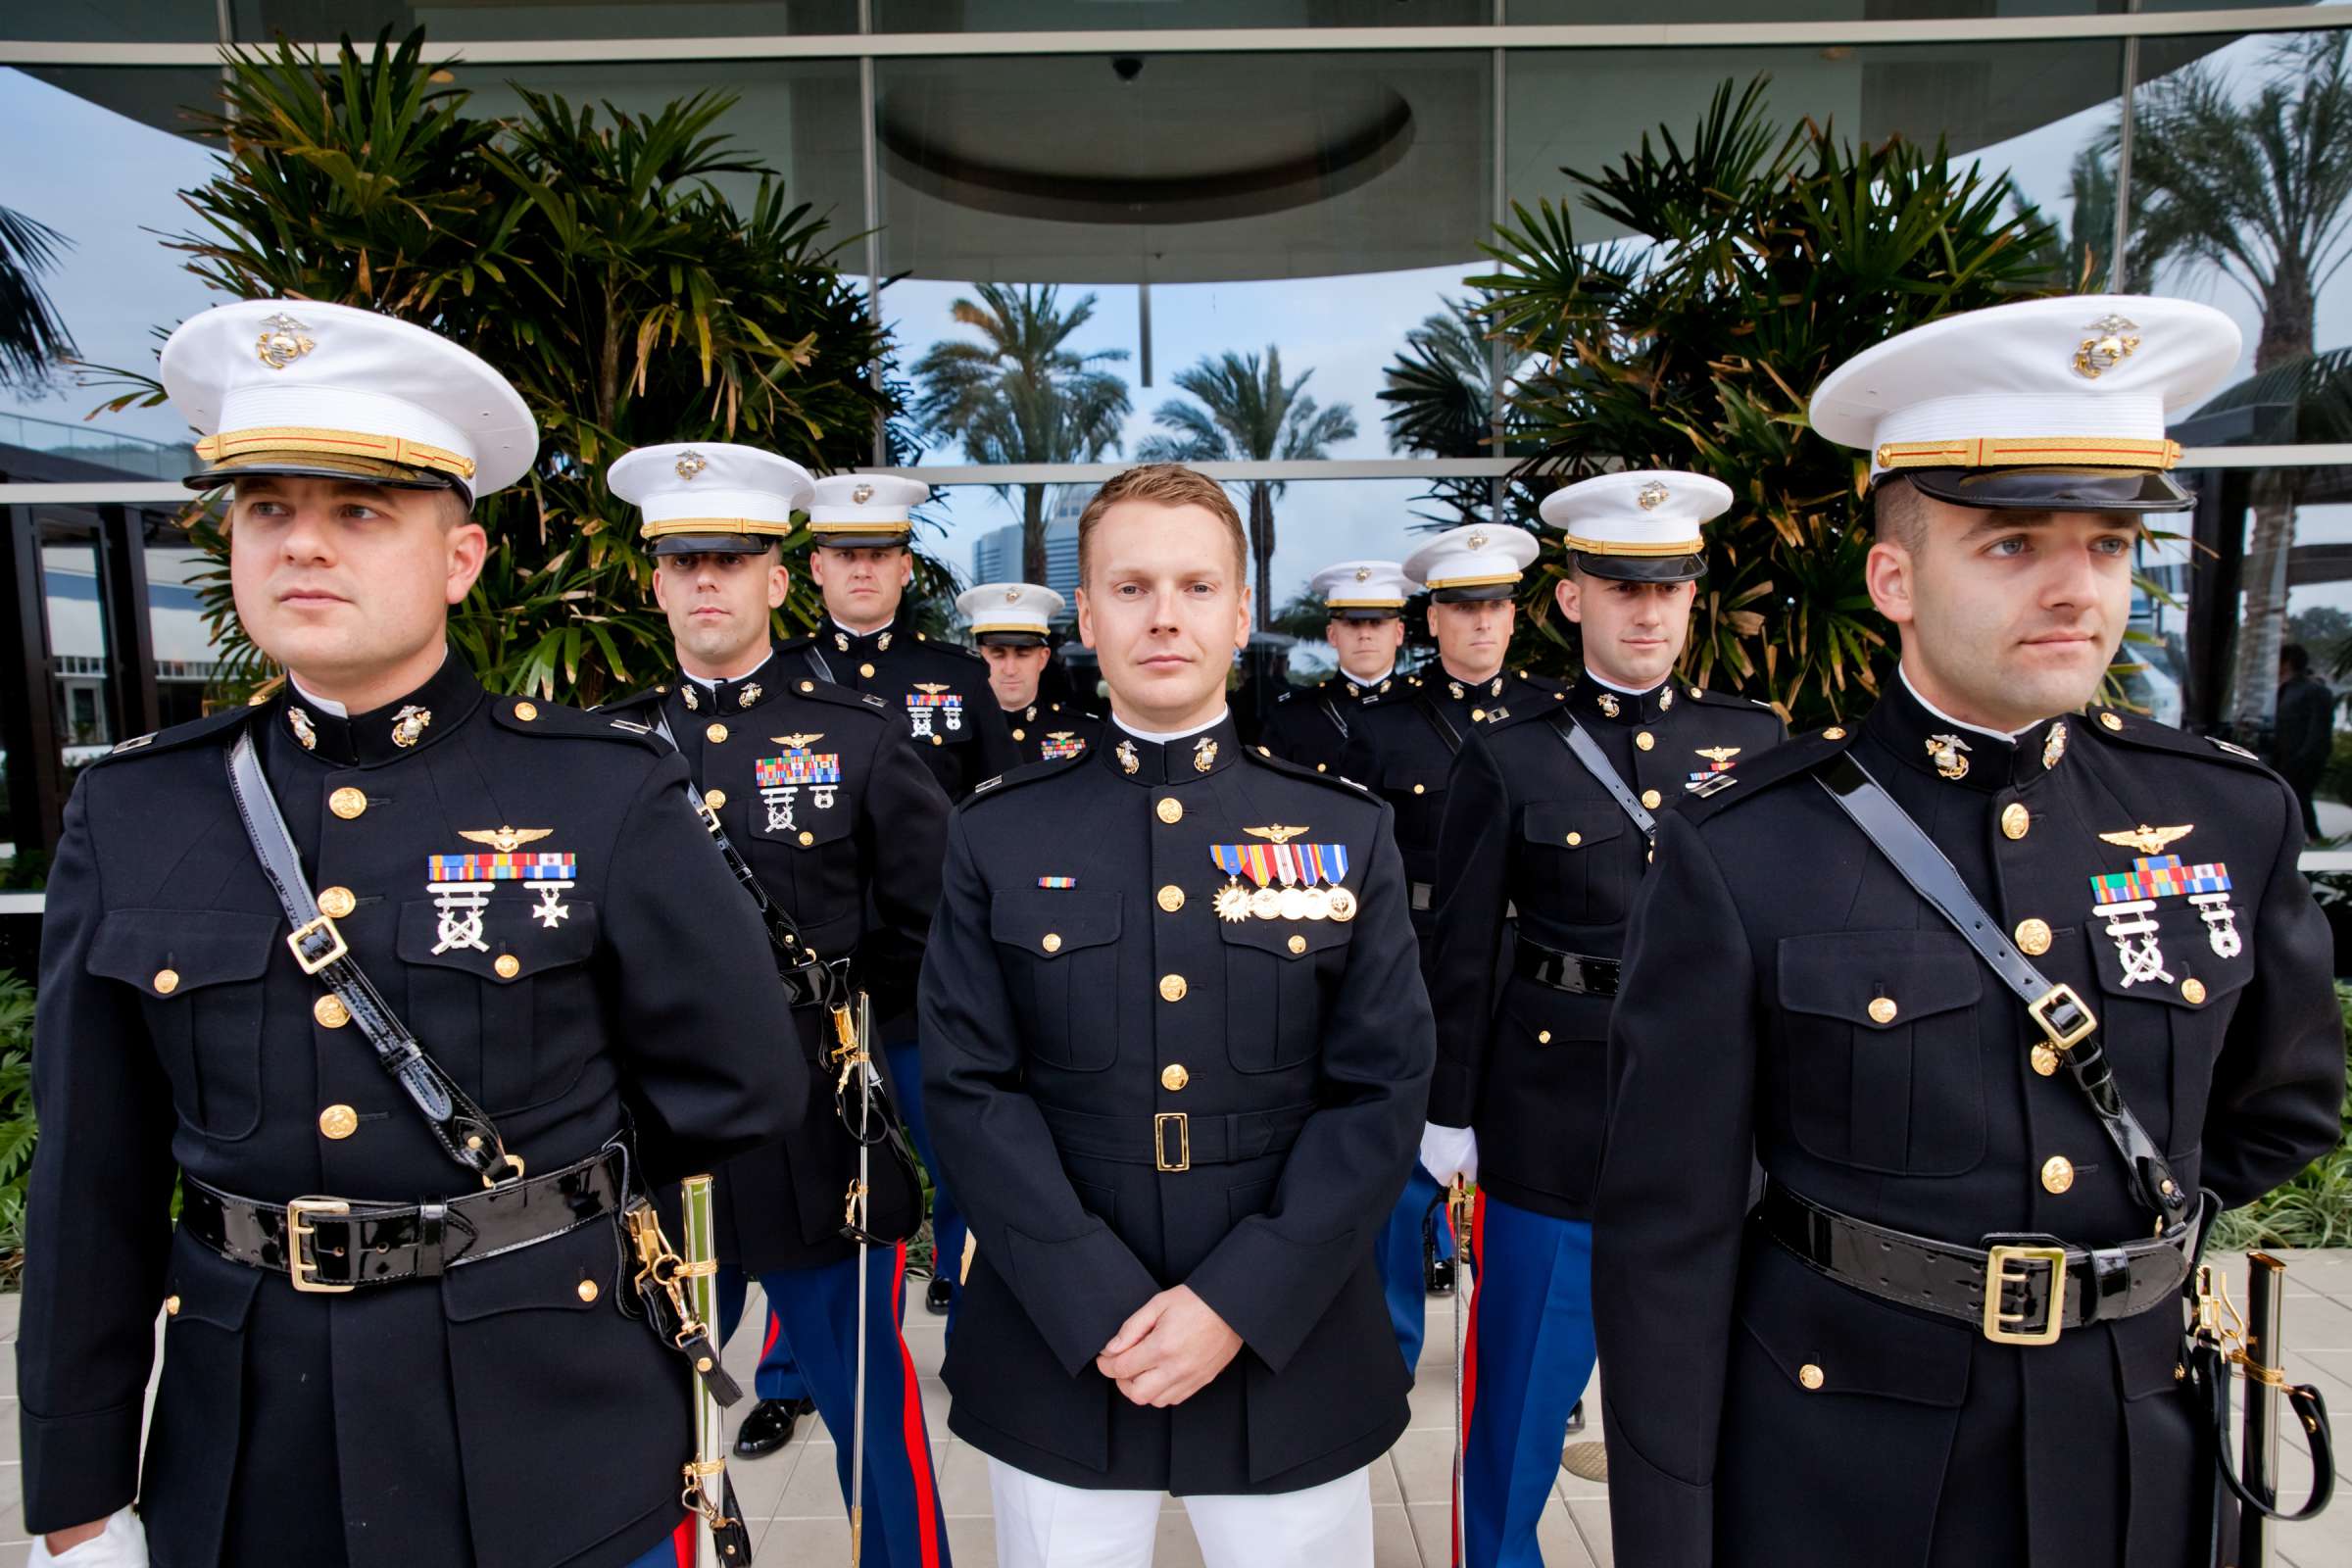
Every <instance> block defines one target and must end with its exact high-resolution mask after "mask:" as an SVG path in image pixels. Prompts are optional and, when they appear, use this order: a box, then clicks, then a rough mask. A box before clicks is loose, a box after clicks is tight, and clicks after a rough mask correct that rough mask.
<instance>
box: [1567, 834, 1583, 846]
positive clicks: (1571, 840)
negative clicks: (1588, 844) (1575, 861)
mask: <svg viewBox="0 0 2352 1568" xmlns="http://www.w3.org/2000/svg"><path fill="white" fill-rule="evenodd" d="M1584 842H1585V836H1584V835H1583V834H1582V833H1571V834H1569V835H1568V847H1569V848H1570V849H1572V850H1573V849H1575V848H1576V847H1577V846H1578V845H1579V844H1582V843H1584Z"/></svg>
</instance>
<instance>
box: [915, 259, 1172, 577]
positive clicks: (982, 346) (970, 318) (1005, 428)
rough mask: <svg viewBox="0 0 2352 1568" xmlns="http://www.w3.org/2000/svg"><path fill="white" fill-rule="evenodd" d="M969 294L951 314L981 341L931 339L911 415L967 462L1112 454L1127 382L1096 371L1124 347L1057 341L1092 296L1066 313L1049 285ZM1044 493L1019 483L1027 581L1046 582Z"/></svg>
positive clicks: (1077, 321)
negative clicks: (948, 440) (1085, 349)
mask: <svg viewBox="0 0 2352 1568" xmlns="http://www.w3.org/2000/svg"><path fill="white" fill-rule="evenodd" d="M974 292H975V293H977V294H978V295H979V296H980V298H979V300H978V302H977V303H975V302H974V301H971V300H966V299H959V300H957V301H956V302H955V304H953V305H952V306H950V307H949V314H950V315H951V316H953V317H954V318H955V319H956V320H957V321H959V322H961V323H962V324H963V325H965V326H969V327H974V328H977V329H978V331H979V333H980V336H981V339H982V341H980V342H978V343H972V342H966V341H961V340H957V339H948V340H945V341H942V342H938V343H934V344H932V345H931V349H930V352H928V353H926V354H925V355H924V356H923V357H922V358H921V359H920V360H918V361H916V362H915V367H914V377H915V381H916V383H917V384H918V385H919V386H920V387H921V388H922V392H921V395H920V397H919V398H918V399H917V401H916V404H915V415H916V417H918V418H920V419H921V420H923V421H924V422H925V423H926V424H928V425H929V426H930V428H932V429H934V430H937V431H939V432H940V433H942V434H944V435H952V436H954V437H956V439H957V440H959V441H961V442H962V443H963V451H964V456H966V457H967V458H969V459H970V460H971V461H972V462H974V463H1094V462H1098V461H1100V460H1101V458H1102V456H1103V453H1105V452H1116V451H1118V449H1119V430H1120V425H1121V422H1122V421H1123V420H1124V419H1125V418H1126V417H1127V413H1128V409H1129V407H1130V405H1129V404H1128V401H1127V383H1126V382H1125V381H1124V380H1122V379H1121V378H1120V377H1119V376H1117V375H1115V374H1113V373H1112V372H1110V371H1108V370H1105V369H1103V368H1100V367H1102V366H1103V365H1106V364H1110V363H1113V362H1115V361H1119V360H1124V359H1125V358H1127V351H1126V350H1125V349H1097V350H1095V351H1093V352H1092V353H1087V354H1080V353H1078V352H1076V351H1075V350H1073V349H1070V348H1068V347H1066V346H1065V345H1067V343H1068V342H1069V339H1070V336H1071V334H1073V333H1075V332H1076V331H1077V330H1078V329H1079V328H1080V327H1082V326H1084V325H1085V324H1086V323H1087V322H1088V321H1089V320H1090V319H1093V317H1094V314H1095V297H1094V296H1093V295H1092V294H1089V295H1086V296H1084V297H1083V298H1081V299H1080V300H1078V301H1077V303H1075V304H1074V305H1072V306H1071V307H1070V308H1069V309H1068V310H1067V311H1064V310H1063V309H1062V308H1061V300H1060V291H1059V290H1058V289H1056V288H1055V287H1054V285H1053V284H1051V283H1048V284H1046V285H1044V286H1042V287H1030V286H1026V285H1024V286H1021V287H1017V288H1016V287H1007V286H1006V285H1005V284H1002V283H982V284H979V285H977V287H976V288H975V289H974ZM996 488H997V493H998V494H1000V495H1002V494H1004V492H1005V487H1004V486H1002V485H1000V486H997V487H996ZM1047 489H1048V487H1047V486H1045V485H1042V484H1031V485H1023V486H1022V487H1021V575H1022V576H1023V577H1025V578H1026V579H1028V580H1029V581H1030V582H1044V581H1045V580H1046V492H1047Z"/></svg>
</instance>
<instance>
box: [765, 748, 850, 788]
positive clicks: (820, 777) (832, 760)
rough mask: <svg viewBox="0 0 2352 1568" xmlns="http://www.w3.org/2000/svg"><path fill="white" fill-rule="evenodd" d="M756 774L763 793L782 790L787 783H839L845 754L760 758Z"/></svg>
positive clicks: (787, 755) (823, 753)
mask: <svg viewBox="0 0 2352 1568" xmlns="http://www.w3.org/2000/svg"><path fill="white" fill-rule="evenodd" d="M752 771H753V773H754V774H755V775H756V776H757V778H758V780H759V786H760V788H761V789H763V790H772V789H781V788H783V787H784V786H785V785H787V784H838V783H840V782H841V754H840V753H838V752H786V753H785V754H784V755H783V756H782V757H762V758H760V760H757V761H755V762H754V763H753V764H752Z"/></svg>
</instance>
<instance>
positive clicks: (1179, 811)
mask: <svg viewBox="0 0 2352 1568" xmlns="http://www.w3.org/2000/svg"><path fill="white" fill-rule="evenodd" d="M1152 810H1154V811H1156V812H1158V813H1159V819H1160V820H1161V821H1162V822H1169V823H1175V822H1181V821H1183V820H1184V803H1183V802H1182V801H1180V800H1178V799H1177V798H1176V797H1175V796H1173V795H1163V796H1161V797H1160V798H1159V804H1158V805H1157V806H1155V807H1153V808H1152Z"/></svg>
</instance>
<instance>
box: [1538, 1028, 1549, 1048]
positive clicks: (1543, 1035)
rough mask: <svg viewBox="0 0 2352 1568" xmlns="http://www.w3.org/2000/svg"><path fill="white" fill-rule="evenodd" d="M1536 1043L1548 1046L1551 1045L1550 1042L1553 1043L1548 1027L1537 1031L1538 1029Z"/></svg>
mask: <svg viewBox="0 0 2352 1568" xmlns="http://www.w3.org/2000/svg"><path fill="white" fill-rule="evenodd" d="M1536 1044H1537V1045H1539V1046H1548V1045H1550V1044H1551V1031H1550V1030H1548V1029H1539V1030H1537V1031H1536Z"/></svg>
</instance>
